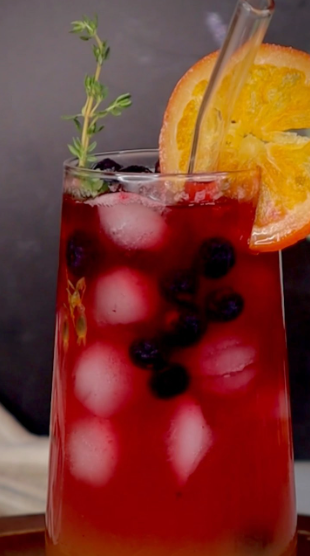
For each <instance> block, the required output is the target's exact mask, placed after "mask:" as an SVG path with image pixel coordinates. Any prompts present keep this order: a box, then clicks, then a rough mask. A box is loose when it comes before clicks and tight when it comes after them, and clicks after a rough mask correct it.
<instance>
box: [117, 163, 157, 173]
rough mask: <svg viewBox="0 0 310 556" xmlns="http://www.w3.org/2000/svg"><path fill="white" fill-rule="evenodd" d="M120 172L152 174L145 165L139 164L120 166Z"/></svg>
mask: <svg viewBox="0 0 310 556" xmlns="http://www.w3.org/2000/svg"><path fill="white" fill-rule="evenodd" d="M121 171H122V172H126V173H127V172H129V173H131V172H133V173H137V174H152V171H151V170H150V169H149V168H147V167H146V166H140V165H139V164H132V165H131V166H126V167H124V168H122V170H121Z"/></svg>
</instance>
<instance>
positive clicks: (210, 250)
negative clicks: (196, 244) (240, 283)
mask: <svg viewBox="0 0 310 556" xmlns="http://www.w3.org/2000/svg"><path fill="white" fill-rule="evenodd" d="M199 259H200V264H201V270H202V273H203V274H204V276H206V278H221V277H222V276H225V275H226V274H227V273H228V272H229V271H230V269H231V268H232V267H233V266H234V264H235V252H234V248H233V246H232V244H231V243H230V242H229V241H228V240H227V239H224V238H221V237H212V238H209V239H206V240H205V241H204V242H203V243H202V245H201V247H200V250H199Z"/></svg>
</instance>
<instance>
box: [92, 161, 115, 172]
mask: <svg viewBox="0 0 310 556" xmlns="http://www.w3.org/2000/svg"><path fill="white" fill-rule="evenodd" d="M120 169H121V165H120V164H118V162H115V160H112V158H104V159H103V160H100V161H99V162H97V164H96V166H95V167H94V170H101V171H102V172H107V171H110V172H119V170H120Z"/></svg>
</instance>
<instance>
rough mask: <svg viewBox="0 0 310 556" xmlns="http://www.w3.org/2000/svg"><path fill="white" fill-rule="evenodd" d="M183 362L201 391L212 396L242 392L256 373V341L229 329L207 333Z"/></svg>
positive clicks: (257, 370) (257, 363)
mask: <svg viewBox="0 0 310 556" xmlns="http://www.w3.org/2000/svg"><path fill="white" fill-rule="evenodd" d="M187 358H188V364H189V366H190V370H191V372H192V374H193V375H196V376H197V377H198V378H199V383H200V385H201V388H202V389H203V390H207V391H210V392H213V393H216V394H224V395H226V394H233V393H237V392H242V391H244V390H246V389H247V388H248V387H249V386H250V384H251V383H252V381H253V379H254V378H255V377H256V376H257V373H258V372H259V349H258V345H257V341H256V340H255V338H253V337H251V336H250V334H248V333H247V332H245V331H244V332H240V331H236V330H234V329H233V326H230V325H227V326H226V327H224V326H222V327H221V328H220V329H219V328H217V327H216V328H214V329H213V330H211V329H210V330H208V332H207V333H206V334H205V336H204V337H203V338H202V340H201V342H200V344H199V345H198V346H197V347H195V351H194V348H193V349H192V352H191V353H190V354H188V355H187Z"/></svg>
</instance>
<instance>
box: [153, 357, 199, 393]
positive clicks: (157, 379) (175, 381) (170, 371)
mask: <svg viewBox="0 0 310 556" xmlns="http://www.w3.org/2000/svg"><path fill="white" fill-rule="evenodd" d="M189 383H190V378H189V375H188V372H187V370H186V369H185V367H183V365H179V364H178V363H171V364H170V365H167V367H165V368H164V369H162V370H160V371H157V372H154V373H153V375H152V377H151V380H150V388H151V390H152V392H153V394H155V396H156V397H157V398H161V399H168V398H173V397H174V396H178V395H179V394H183V392H185V391H186V390H187V388H188V386H189Z"/></svg>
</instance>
